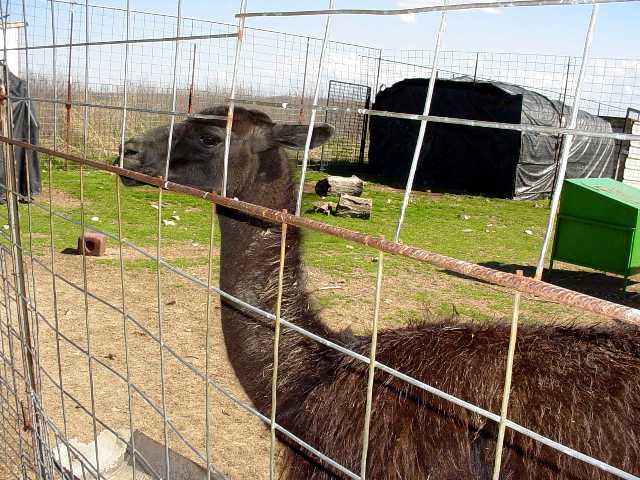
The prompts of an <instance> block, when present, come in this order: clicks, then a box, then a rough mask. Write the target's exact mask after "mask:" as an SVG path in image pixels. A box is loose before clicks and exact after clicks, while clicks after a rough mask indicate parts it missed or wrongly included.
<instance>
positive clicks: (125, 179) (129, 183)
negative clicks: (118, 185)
mask: <svg viewBox="0 0 640 480" xmlns="http://www.w3.org/2000/svg"><path fill="white" fill-rule="evenodd" d="M112 165H113V166H114V167H119V166H120V158H116V159H115V160H114V161H113V163H112ZM120 181H121V182H122V184H123V185H125V186H127V187H138V186H141V185H148V184H147V183H144V182H139V181H138V180H134V179H133V178H129V177H125V176H124V175H120Z"/></svg>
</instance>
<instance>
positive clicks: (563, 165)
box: [535, 4, 600, 280]
mask: <svg viewBox="0 0 640 480" xmlns="http://www.w3.org/2000/svg"><path fill="white" fill-rule="evenodd" d="M599 8H600V6H599V5H597V4H595V5H594V6H593V8H592V10H591V19H590V20H589V28H588V29H587V36H586V38H585V41H584V50H583V52H582V63H581V64H580V73H579V75H578V83H577V84H576V89H575V94H574V97H573V98H574V100H573V108H572V110H571V121H570V122H569V128H570V129H575V128H576V126H577V123H578V112H579V110H580V99H581V98H582V86H583V84H584V77H585V73H586V71H587V63H588V62H589V56H590V54H591V41H592V39H593V31H594V29H595V25H596V19H597V18H598V10H599ZM572 144H573V135H571V134H568V135H567V136H566V137H565V138H564V142H562V151H561V153H560V164H559V165H558V174H557V175H556V184H555V188H554V190H553V196H552V197H551V207H550V210H549V218H548V220H547V229H546V230H545V232H544V239H543V240H542V247H541V248H540V257H539V258H538V265H537V266H536V275H535V278H536V280H541V279H542V272H543V270H544V263H545V257H546V255H547V250H548V248H549V242H550V241H551V235H552V232H553V228H554V225H555V221H556V215H557V214H558V205H559V203H560V194H561V193H562V184H563V183H564V177H565V174H566V172H567V162H568V161H569V153H570V152H571V145H572Z"/></svg>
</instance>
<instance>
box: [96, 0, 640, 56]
mask: <svg viewBox="0 0 640 480" xmlns="http://www.w3.org/2000/svg"><path fill="white" fill-rule="evenodd" d="M92 3H93V2H92ZM96 3H99V4H104V5H113V6H124V4H125V2H124V1H122V0H121V1H118V0H102V1H100V2H96ZM239 3H240V2H239V0H217V1H215V2H202V1H197V0H184V1H183V13H184V15H186V16H193V17H198V18H202V19H209V20H218V21H227V22H235V19H234V16H233V15H234V13H235V12H236V11H237V9H238V5H239ZM131 4H132V8H134V9H139V10H149V11H158V12H162V13H175V11H176V2H175V0H171V1H169V0H131ZM336 4H337V7H339V8H340V7H342V8H346V7H351V8H399V7H407V6H423V5H428V4H429V1H428V0H386V1H382V0H370V1H367V2H364V1H356V0H336ZM248 5H249V10H252V11H257V10H296V9H302V8H304V9H316V8H324V7H326V5H328V1H300V0H297V1H295V0H279V1H274V0H270V1H267V0H249V2H248ZM590 12H591V6H584V5H583V6H569V7H525V8H522V7H521V8H503V9H495V10H490V11H474V12H452V13H450V14H449V20H448V25H447V32H446V35H445V37H444V44H443V48H444V49H446V50H468V51H475V50H485V51H491V52H507V51H508V52H519V53H543V54H556V55H579V54H580V53H581V50H582V45H583V42H584V35H585V31H586V26H587V24H588V21H589V15H590ZM438 21H439V14H438V13H430V14H421V15H416V16H415V17H412V18H407V17H404V18H399V17H374V16H339V17H334V20H333V24H332V32H331V38H332V39H334V40H340V41H344V42H351V43H358V44H364V45H367V46H373V47H381V48H393V49H425V50H429V49H432V48H433V42H434V34H435V30H436V28H437V24H438ZM247 25H248V26H260V27H265V28H270V29H274V30H282V31H286V32H291V33H304V34H311V35H317V36H320V35H321V34H322V31H323V18H321V17H296V18H255V19H254V18H251V19H248V20H247ZM639 27H640V2H629V3H621V4H607V5H602V6H601V7H600V15H599V20H598V24H597V29H596V32H595V38H594V46H593V54H594V55H595V56H599V57H617V58H640V47H638V45H640V28H639Z"/></svg>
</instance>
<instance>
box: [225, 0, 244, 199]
mask: <svg viewBox="0 0 640 480" xmlns="http://www.w3.org/2000/svg"><path fill="white" fill-rule="evenodd" d="M246 11H247V0H240V13H244V12H246ZM243 40H244V17H241V18H240V20H238V35H237V37H236V55H235V58H234V60H233V75H232V76H231V93H230V94H229V110H227V130H226V134H225V137H224V159H223V161H222V169H223V170H222V196H223V197H226V196H227V182H228V177H229V151H230V149H231V128H232V126H233V111H234V109H235V104H234V100H235V98H236V83H237V78H238V63H239V62H240V52H241V51H242V42H243Z"/></svg>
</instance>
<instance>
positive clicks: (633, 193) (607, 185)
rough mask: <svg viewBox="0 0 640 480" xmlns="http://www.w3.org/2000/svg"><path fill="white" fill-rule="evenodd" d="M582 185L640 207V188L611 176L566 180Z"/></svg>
mask: <svg viewBox="0 0 640 480" xmlns="http://www.w3.org/2000/svg"><path fill="white" fill-rule="evenodd" d="M565 183H572V184H574V185H578V186H580V187H584V188H587V189H589V190H592V191H594V192H597V193H599V194H601V195H603V196H605V197H608V198H611V199H612V200H616V201H618V202H622V203H624V204H626V205H632V206H634V207H637V208H640V189H638V188H635V187H632V186H630V185H627V184H624V183H622V182H618V181H617V180H613V179H611V178H572V179H570V180H565Z"/></svg>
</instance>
